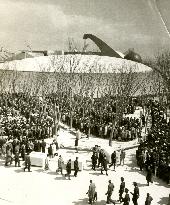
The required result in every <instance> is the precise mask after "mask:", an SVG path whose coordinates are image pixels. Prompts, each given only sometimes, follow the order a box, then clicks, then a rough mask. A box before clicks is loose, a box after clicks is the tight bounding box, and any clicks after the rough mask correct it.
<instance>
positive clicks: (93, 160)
mask: <svg viewBox="0 0 170 205" xmlns="http://www.w3.org/2000/svg"><path fill="white" fill-rule="evenodd" d="M91 159H92V169H93V170H94V171H95V170H96V165H97V159H98V157H97V153H96V152H93V155H92V157H91Z"/></svg>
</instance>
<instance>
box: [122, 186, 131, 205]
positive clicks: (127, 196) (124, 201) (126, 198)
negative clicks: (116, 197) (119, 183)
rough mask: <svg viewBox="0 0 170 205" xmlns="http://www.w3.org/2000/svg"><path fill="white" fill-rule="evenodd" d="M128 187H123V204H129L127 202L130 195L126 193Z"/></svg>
mask: <svg viewBox="0 0 170 205" xmlns="http://www.w3.org/2000/svg"><path fill="white" fill-rule="evenodd" d="M128 191H129V190H128V189H127V188H125V193H126V194H125V197H124V198H123V205H129V202H130V196H129V194H128Z"/></svg>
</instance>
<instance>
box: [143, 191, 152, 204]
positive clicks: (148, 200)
mask: <svg viewBox="0 0 170 205" xmlns="http://www.w3.org/2000/svg"><path fill="white" fill-rule="evenodd" d="M152 200H153V198H152V197H151V196H150V194H149V193H147V196H146V200H145V205H150V204H151V202H152Z"/></svg>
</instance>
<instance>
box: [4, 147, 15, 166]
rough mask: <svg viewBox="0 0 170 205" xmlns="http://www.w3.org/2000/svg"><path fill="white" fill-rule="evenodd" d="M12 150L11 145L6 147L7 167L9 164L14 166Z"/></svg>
mask: <svg viewBox="0 0 170 205" xmlns="http://www.w3.org/2000/svg"><path fill="white" fill-rule="evenodd" d="M12 161H13V159H12V148H11V146H10V145H7V146H6V158H5V166H8V163H10V165H11V164H12Z"/></svg>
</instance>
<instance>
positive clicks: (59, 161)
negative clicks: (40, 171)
mask: <svg viewBox="0 0 170 205" xmlns="http://www.w3.org/2000/svg"><path fill="white" fill-rule="evenodd" d="M63 167H64V161H63V158H62V157H61V155H60V156H59V158H58V170H56V172H59V171H60V172H61V174H63Z"/></svg>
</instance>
